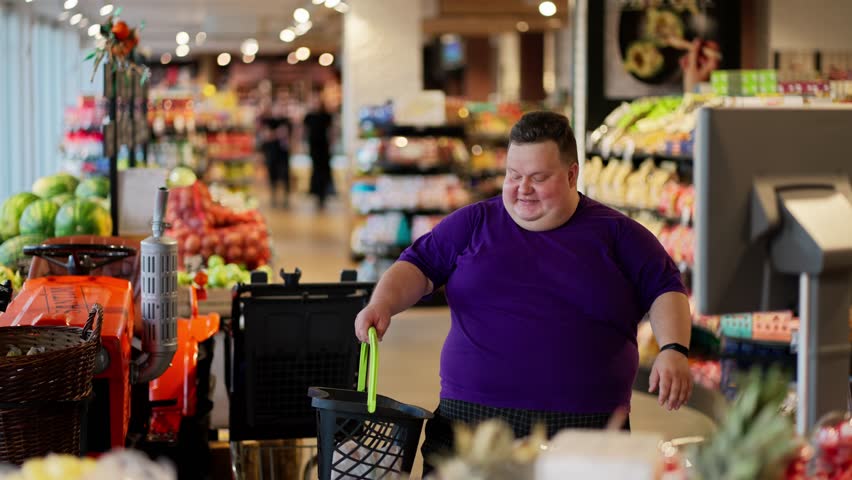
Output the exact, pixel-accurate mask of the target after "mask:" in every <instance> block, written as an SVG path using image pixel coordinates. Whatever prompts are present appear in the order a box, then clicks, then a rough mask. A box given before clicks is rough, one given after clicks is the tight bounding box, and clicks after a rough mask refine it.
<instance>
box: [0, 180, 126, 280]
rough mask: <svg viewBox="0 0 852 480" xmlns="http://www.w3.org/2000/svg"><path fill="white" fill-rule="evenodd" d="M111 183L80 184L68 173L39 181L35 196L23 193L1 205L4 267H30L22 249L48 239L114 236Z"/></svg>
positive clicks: (0, 251) (0, 254) (0, 252)
mask: <svg viewBox="0 0 852 480" xmlns="http://www.w3.org/2000/svg"><path fill="white" fill-rule="evenodd" d="M109 193H110V189H109V180H107V179H106V178H104V177H89V178H86V179H84V180H82V181H80V180H79V179H78V178H77V177H75V176H73V175H70V174H68V173H59V174H56V175H50V176H47V177H42V178H39V179H38V180H36V181H35V183H33V186H32V192H21V193H17V194H15V195H12V196H11V197H9V198H7V199H6V200H5V201H4V202H3V204H2V205H0V220H2V223H1V224H0V241H2V242H3V243H2V244H0V266H4V267H8V268H11V269H12V270H18V269H20V268H23V267H26V265H25V264H26V263H27V262H26V258H25V257H24V255H23V252H22V249H23V247H24V246H25V245H33V244H39V243H41V242H43V241H44V240H45V239H47V238H51V237H63V236H68V235H83V234H90V235H110V234H111V233H112V218H111V217H110V214H109Z"/></svg>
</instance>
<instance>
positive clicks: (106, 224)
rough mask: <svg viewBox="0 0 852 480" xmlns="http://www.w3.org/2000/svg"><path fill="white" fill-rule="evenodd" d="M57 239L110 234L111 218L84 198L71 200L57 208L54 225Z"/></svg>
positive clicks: (98, 206) (95, 204) (96, 205)
mask: <svg viewBox="0 0 852 480" xmlns="http://www.w3.org/2000/svg"><path fill="white" fill-rule="evenodd" d="M54 228H55V231H54V233H55V234H56V236H57V237H65V236H68V235H99V236H107V235H110V234H112V218H111V217H110V216H109V213H108V212H107V211H106V210H105V209H104V208H103V207H101V206H100V205H98V204H97V203H95V202H93V201H91V200H87V199H85V198H78V199H76V200H72V201H70V202H68V203H66V204H65V205H62V207H60V208H59V212H58V213H57V214H56V222H55V223H54Z"/></svg>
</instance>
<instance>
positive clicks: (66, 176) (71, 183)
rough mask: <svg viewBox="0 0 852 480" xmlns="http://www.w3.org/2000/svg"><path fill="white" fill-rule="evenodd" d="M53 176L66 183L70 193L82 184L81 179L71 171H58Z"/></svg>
mask: <svg viewBox="0 0 852 480" xmlns="http://www.w3.org/2000/svg"><path fill="white" fill-rule="evenodd" d="M53 178H55V179H56V180H59V181H61V182H63V183H65V185H67V186H68V192H69V193H74V190H76V189H77V185H79V184H80V180H79V179H78V178H77V177H75V176H74V175H71V174H70V173H57V174H56V175H53Z"/></svg>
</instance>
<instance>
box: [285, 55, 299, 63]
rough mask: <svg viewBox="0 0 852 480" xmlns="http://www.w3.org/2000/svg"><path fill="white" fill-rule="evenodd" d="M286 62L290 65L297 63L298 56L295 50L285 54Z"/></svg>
mask: <svg viewBox="0 0 852 480" xmlns="http://www.w3.org/2000/svg"><path fill="white" fill-rule="evenodd" d="M287 63H289V64H290V65H295V64H297V63H299V57H297V56H296V52H290V54H289V55H287Z"/></svg>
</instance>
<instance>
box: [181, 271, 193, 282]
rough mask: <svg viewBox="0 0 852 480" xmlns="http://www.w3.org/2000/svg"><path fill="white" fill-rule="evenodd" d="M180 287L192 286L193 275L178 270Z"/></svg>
mask: <svg viewBox="0 0 852 480" xmlns="http://www.w3.org/2000/svg"><path fill="white" fill-rule="evenodd" d="M177 276H178V285H192V274H191V273H189V272H184V271H181V270H178V274H177Z"/></svg>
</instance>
